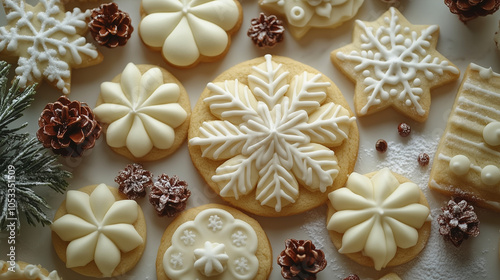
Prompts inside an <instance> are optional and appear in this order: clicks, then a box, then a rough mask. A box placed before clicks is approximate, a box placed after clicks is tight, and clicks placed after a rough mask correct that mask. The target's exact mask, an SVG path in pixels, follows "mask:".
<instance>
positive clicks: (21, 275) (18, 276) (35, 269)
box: [0, 260, 62, 280]
mask: <svg viewBox="0 0 500 280" xmlns="http://www.w3.org/2000/svg"><path fill="white" fill-rule="evenodd" d="M0 279H3V280H28V279H36V280H62V278H61V277H59V274H58V273H57V271H55V270H53V271H51V272H49V271H47V270H46V269H45V268H43V267H41V266H40V265H33V264H28V263H25V262H22V261H17V262H11V261H8V262H6V261H3V260H0Z"/></svg>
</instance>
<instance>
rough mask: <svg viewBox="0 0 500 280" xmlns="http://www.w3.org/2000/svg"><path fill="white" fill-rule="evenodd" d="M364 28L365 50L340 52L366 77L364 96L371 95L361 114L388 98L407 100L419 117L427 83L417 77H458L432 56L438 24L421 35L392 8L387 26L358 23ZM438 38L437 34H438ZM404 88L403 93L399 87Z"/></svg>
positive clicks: (342, 59) (426, 29) (446, 65)
mask: <svg viewBox="0 0 500 280" xmlns="http://www.w3.org/2000/svg"><path fill="white" fill-rule="evenodd" d="M356 24H357V25H358V27H360V28H361V30H362V31H361V36H360V39H361V50H360V51H357V50H354V51H352V52H350V53H343V52H338V53H337V58H338V59H340V60H341V61H352V62H355V63H357V65H356V66H355V67H354V70H355V71H356V72H355V73H352V75H359V73H358V72H361V73H362V75H363V76H364V77H365V78H364V81H363V85H364V86H365V89H364V93H365V94H367V95H368V100H367V103H366V104H365V105H364V106H363V107H362V108H361V110H360V113H361V114H366V113H367V111H368V110H369V108H370V107H371V106H374V105H379V104H381V103H384V102H386V101H387V100H388V99H391V98H396V99H397V100H400V101H404V104H405V105H406V106H408V107H413V108H414V109H415V110H416V111H417V113H418V114H419V115H424V114H425V113H426V109H424V108H423V107H422V105H421V103H420V99H421V96H422V94H423V93H424V91H423V89H422V87H421V85H422V83H423V81H421V79H420V78H418V77H417V74H418V73H419V72H422V73H423V74H424V75H425V77H426V78H427V79H428V80H431V79H433V78H434V77H435V76H441V75H443V73H444V72H451V73H453V74H458V73H459V71H458V69H457V68H456V67H454V66H452V65H450V63H449V61H447V60H440V58H439V57H436V56H434V57H433V56H432V55H430V54H428V53H427V52H428V50H429V47H431V43H430V40H431V39H432V37H433V36H434V35H433V34H434V33H435V32H436V31H438V29H439V27H438V26H437V25H430V26H428V27H426V28H425V29H423V30H421V31H420V33H418V32H417V31H412V30H411V29H410V27H408V26H404V25H402V24H401V23H400V16H399V15H398V13H397V10H396V9H395V8H392V7H391V9H390V17H384V25H381V26H380V27H379V28H373V27H371V26H367V25H366V24H365V22H363V21H360V20H357V21H356ZM435 36H437V35H435ZM398 85H401V86H402V87H403V89H402V90H396V89H395V86H398Z"/></svg>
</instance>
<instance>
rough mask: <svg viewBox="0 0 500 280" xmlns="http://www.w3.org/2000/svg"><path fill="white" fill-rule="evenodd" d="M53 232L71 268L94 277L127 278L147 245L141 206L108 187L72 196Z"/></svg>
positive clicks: (94, 187) (95, 187) (90, 188)
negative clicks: (125, 274)
mask: <svg viewBox="0 0 500 280" xmlns="http://www.w3.org/2000/svg"><path fill="white" fill-rule="evenodd" d="M51 228H52V231H53V232H52V243H53V245H54V249H55V251H56V253H57V255H58V256H59V258H60V259H61V260H62V261H64V262H65V263H66V267H68V268H71V269H73V270H74V271H76V272H78V273H80V274H83V275H86V276H91V277H111V276H117V275H122V274H124V273H125V272H127V271H129V270H130V269H132V268H133V267H134V266H135V265H136V264H137V262H138V261H139V260H140V258H141V257H142V253H143V252H144V248H145V246H146V221H145V218H144V214H143V213H142V210H141V208H140V206H139V205H138V204H137V202H135V201H134V200H129V199H127V197H126V196H125V195H123V194H121V193H119V192H118V189H117V188H111V187H108V186H106V185H105V184H100V185H92V186H87V187H84V188H81V189H79V190H70V191H68V193H67V196H66V200H65V201H63V203H62V204H61V207H59V209H58V210H57V212H56V214H55V217H54V222H53V223H52V225H51Z"/></svg>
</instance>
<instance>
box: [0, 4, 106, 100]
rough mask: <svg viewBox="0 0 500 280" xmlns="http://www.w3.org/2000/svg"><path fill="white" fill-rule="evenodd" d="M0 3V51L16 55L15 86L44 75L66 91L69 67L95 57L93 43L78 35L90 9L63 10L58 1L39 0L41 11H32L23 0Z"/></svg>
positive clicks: (29, 82)
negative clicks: (0, 16) (0, 17)
mask: <svg viewBox="0 0 500 280" xmlns="http://www.w3.org/2000/svg"><path fill="white" fill-rule="evenodd" d="M3 2H4V7H5V9H6V11H8V12H7V15H6V17H7V22H8V25H7V26H4V27H0V51H1V52H4V54H5V53H6V54H8V55H18V56H19V60H18V62H17V63H18V66H17V68H16V70H15V71H16V75H17V76H18V77H19V85H20V86H21V87H25V86H27V85H29V84H33V83H35V82H39V81H40V80H41V79H42V78H45V79H46V80H48V81H49V82H51V83H54V84H55V85H56V86H57V88H59V89H60V90H61V91H62V92H63V93H64V94H68V93H69V87H70V85H69V79H70V77H71V66H72V65H79V64H81V63H82V62H83V61H84V60H86V59H87V58H91V59H95V58H97V57H98V52H97V50H96V48H95V46H94V45H92V44H90V43H87V42H86V40H85V37H82V36H80V35H79V34H78V33H79V32H80V31H81V30H84V29H85V28H86V26H87V24H86V22H85V19H86V17H87V16H89V15H90V11H86V12H81V11H80V9H78V8H75V9H74V10H73V12H66V13H65V12H64V11H63V10H61V7H62V6H60V2H59V0H39V3H38V5H42V6H43V11H41V12H38V13H36V14H35V13H33V11H32V9H33V8H32V7H31V6H30V5H28V4H26V3H25V1H14V0H4V1H3ZM38 5H37V7H38ZM9 28H10V29H9ZM23 54H24V55H26V57H24V56H22V55H23ZM82 56H83V57H82ZM68 61H69V62H70V63H68ZM96 63H97V62H96ZM94 64H95V63H94Z"/></svg>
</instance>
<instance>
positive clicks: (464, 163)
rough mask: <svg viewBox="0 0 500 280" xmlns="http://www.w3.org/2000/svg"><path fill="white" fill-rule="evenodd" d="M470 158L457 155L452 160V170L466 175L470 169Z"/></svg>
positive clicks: (457, 173)
mask: <svg viewBox="0 0 500 280" xmlns="http://www.w3.org/2000/svg"><path fill="white" fill-rule="evenodd" d="M470 164H471V162H470V159H469V158H468V157H466V156H464V155H456V156H454V157H452V158H451V160H450V170H451V172H453V173H454V174H456V175H459V176H461V175H465V174H467V173H468V172H469V170H470Z"/></svg>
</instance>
